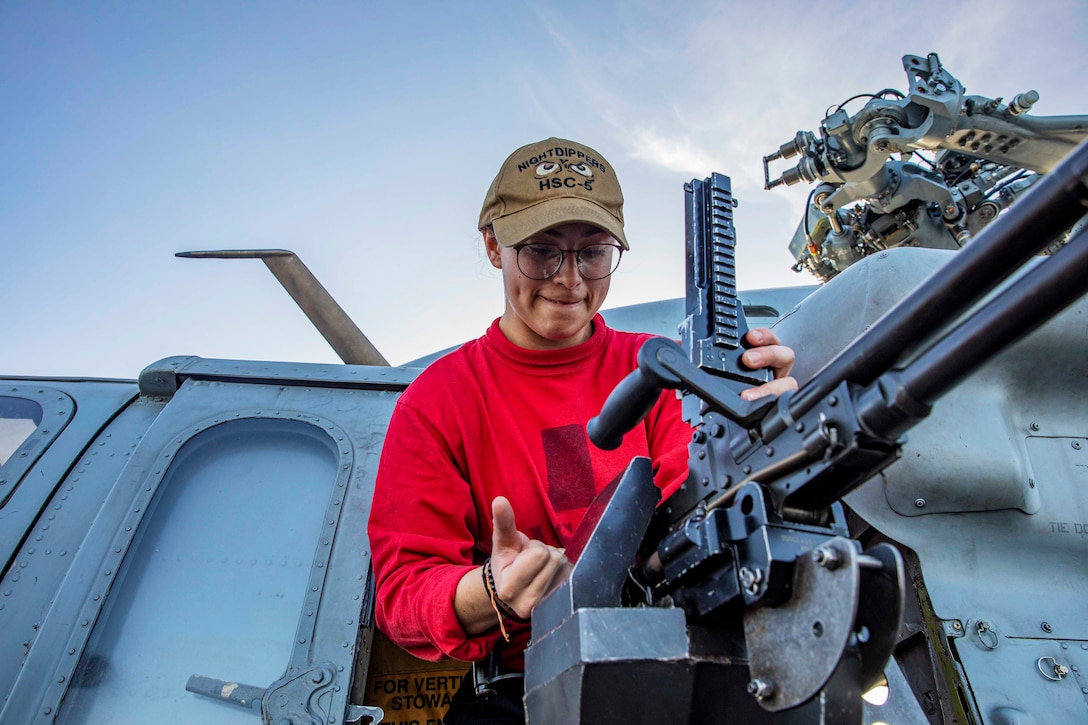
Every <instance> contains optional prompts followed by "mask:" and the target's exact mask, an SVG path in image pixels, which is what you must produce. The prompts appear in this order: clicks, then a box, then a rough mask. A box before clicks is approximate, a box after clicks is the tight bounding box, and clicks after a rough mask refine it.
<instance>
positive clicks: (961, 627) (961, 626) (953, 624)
mask: <svg viewBox="0 0 1088 725" xmlns="http://www.w3.org/2000/svg"><path fill="white" fill-rule="evenodd" d="M952 629H954V630H956V631H957V632H958V631H960V630H961V629H963V625H962V624H960V623H959V622H953V623H952Z"/></svg>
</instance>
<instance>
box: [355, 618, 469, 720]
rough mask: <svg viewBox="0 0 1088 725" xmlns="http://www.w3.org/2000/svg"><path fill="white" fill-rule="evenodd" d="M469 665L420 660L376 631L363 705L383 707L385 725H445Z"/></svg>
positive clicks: (453, 661) (452, 661)
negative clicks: (452, 702) (444, 722)
mask: <svg viewBox="0 0 1088 725" xmlns="http://www.w3.org/2000/svg"><path fill="white" fill-rule="evenodd" d="M467 672H468V664H467V663H465V662H458V661H456V660H443V661H441V662H427V661H425V660H421V659H417V658H415V657H413V656H411V655H410V654H408V653H407V652H405V651H404V650H402V649H401V648H400V647H397V646H396V645H395V644H393V643H392V642H390V641H389V640H388V639H387V638H386V637H385V635H383V634H382V633H381V632H377V631H375V633H374V645H373V649H372V651H371V655H370V669H369V670H368V672H367V678H366V696H365V698H364V700H363V703H364V704H366V705H373V706H377V707H380V708H382V709H383V710H384V711H385V719H384V720H382V725H387V724H388V725H442V716H443V715H445V714H446V710H447V709H448V708H449V706H450V700H451V699H452V698H453V693H455V692H457V688H459V687H460V686H461V681H462V680H463V679H464V677H465V674H466V673H467Z"/></svg>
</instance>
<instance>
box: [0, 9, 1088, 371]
mask: <svg viewBox="0 0 1088 725" xmlns="http://www.w3.org/2000/svg"><path fill="white" fill-rule="evenodd" d="M748 5H749V4H745V5H743V6H742V5H739V4H737V6H736V7H734V4H733V3H724V2H716V3H710V2H687V3H665V2H631V1H629V2H622V1H618V0H617V1H614V2H596V3H588V2H587V3H576V2H540V3H512V2H416V3H376V2H343V3H336V2H320V3H296V2H260V3H257V2H187V3H181V2H110V3H107V2H96V3H51V2H24V1H22V0H0V272H2V278H3V284H2V285H0V336H2V337H0V340H2V341H3V342H2V343H0V350H3V353H2V354H0V374H14V375H64V376H105V377H135V376H136V375H137V374H138V373H139V371H140V370H141V369H142V368H143V367H145V366H146V365H148V364H149V363H151V362H153V361H155V360H158V359H160V358H163V357H167V356H170V355H182V354H185V355H199V356H202V357H223V358H243V359H274V360H298V361H311V362H334V361H336V357H335V355H334V354H333V352H332V351H331V350H330V349H329V348H328V346H327V344H326V343H325V342H324V340H323V339H322V338H321V337H320V336H319V335H318V333H317V332H315V331H314V330H313V329H312V328H311V327H310V325H309V323H308V322H307V321H306V320H305V318H304V317H303V316H302V313H301V312H299V311H298V310H297V308H295V306H294V304H293V303H292V302H291V300H290V298H289V297H288V296H287V294H286V293H285V292H284V291H283V290H282V289H281V288H280V287H279V285H278V284H277V283H276V282H275V280H274V279H273V278H272V276H271V275H270V274H269V273H268V272H267V271H266V270H265V268H264V266H263V265H262V264H261V263H260V262H257V261H253V260H248V261H218V260H207V261H195V260H183V259H176V258H175V257H174V256H173V254H174V252H177V251H182V250H190V249H223V248H265V247H283V248H288V249H292V250H294V251H296V252H297V253H298V254H299V255H300V256H301V257H302V259H303V260H304V261H305V262H306V264H307V265H308V266H309V267H310V269H311V270H312V271H313V272H314V273H315V274H316V275H317V276H318V278H319V279H321V281H322V282H323V283H324V284H325V286H326V287H327V288H328V289H329V291H330V292H331V293H332V294H333V295H334V296H335V297H336V298H337V300H338V301H339V302H340V304H341V305H342V306H343V307H344V308H345V309H346V310H347V311H348V313H349V314H350V315H351V316H352V317H353V318H354V320H355V322H356V323H357V324H358V325H359V327H360V328H361V329H362V330H363V331H364V332H365V333H366V334H367V335H368V336H369V337H370V339H371V340H372V341H373V342H374V343H375V345H376V346H377V347H378V348H379V349H380V350H381V351H382V352H383V353H384V354H385V356H386V357H387V358H389V359H390V360H391V361H392V362H393V363H394V364H396V363H401V362H405V361H407V360H410V359H412V358H415V357H418V356H421V355H424V354H426V353H429V352H431V351H433V350H436V349H440V348H444V347H447V346H450V345H453V344H456V343H458V342H461V341H463V340H465V339H468V338H471V337H475V336H476V335H478V334H480V333H481V332H482V331H483V330H484V329H485V328H486V326H487V325H488V324H489V322H490V321H491V320H492V319H493V318H494V317H496V316H497V315H498V314H499V313H500V312H501V309H502V291H501V284H500V281H499V276H498V273H497V272H496V271H494V270H492V269H491V268H490V266H489V265H488V264H487V262H486V260H485V258H484V256H483V254H482V248H481V245H480V243H479V238H478V234H477V232H476V229H475V227H476V219H477V216H478V214H479V205H480V203H481V201H482V199H483V195H484V193H485V192H486V190H487V187H488V185H489V183H490V181H491V179H492V177H493V176H494V174H495V172H496V171H497V169H498V166H499V164H500V163H501V162H502V160H503V159H504V158H505V156H506V155H507V154H508V153H509V152H510V151H512V150H513V149H514V148H516V147H518V146H520V145H522V144H524V143H528V142H530V141H535V140H538V139H541V138H544V137H547V136H551V135H558V136H560V137H566V138H573V139H576V140H579V141H582V142H584V143H586V144H589V145H590V146H593V147H595V148H597V149H598V150H599V151H601V152H602V153H603V154H604V156H605V157H606V158H607V159H608V160H609V161H610V162H611V163H612V166H613V167H615V168H616V169H617V171H618V173H619V177H620V179H621V182H622V184H623V186H624V192H625V195H626V198H627V207H626V209H627V229H628V239H629V240H630V242H631V245H632V252H631V253H630V254H629V255H626V256H625V258H624V261H623V265H622V267H621V268H620V271H619V272H618V273H617V274H616V276H615V278H614V282H613V286H612V293H611V296H610V298H609V301H608V303H607V306H618V305H623V304H631V303H636V302H644V301H649V300H654V299H660V298H665V297H677V296H681V295H682V294H683V228H682V221H683V210H682V185H683V183H684V182H685V181H687V180H689V179H691V178H692V177H694V176H699V177H704V176H706V175H708V174H709V173H710V172H711V171H719V172H721V173H725V174H728V175H730V176H731V177H732V178H733V187H734V193H735V195H736V196H737V197H738V198H739V199H740V200H741V206H740V208H739V209H738V211H737V216H736V223H737V227H738V233H739V244H740V248H739V274H740V281H741V285H742V286H743V287H746V288H754V287H773V286H785V285H790V284H810V283H812V281H813V280H812V279H811V278H809V277H805V276H801V275H796V274H794V273H793V272H791V271H790V269H789V266H790V263H791V261H792V260H791V259H790V257H789V255H788V253H787V251H786V247H787V244H788V241H789V238H790V236H791V234H792V233H793V230H794V228H795V226H796V223H797V220H798V219H799V218H800V211H801V206H802V204H803V200H804V196H805V194H806V193H807V189H799V188H795V189H790V190H786V191H777V190H776V191H773V192H764V191H763V190H762V166H761V161H760V159H761V157H762V156H763V155H764V154H766V153H768V152H770V151H771V150H773V149H775V148H777V147H778V145H779V144H781V143H783V142H785V141H787V140H789V139H790V138H792V136H793V135H794V133H795V132H796V131H798V130H800V129H815V128H816V127H817V125H818V123H819V120H820V118H821V117H822V116H823V112H824V110H825V109H826V108H827V107H828V106H830V105H833V104H837V103H839V102H840V101H842V100H844V99H846V98H848V97H849V96H852V95H854V94H856V93H862V92H872V91H877V90H880V89H882V88H885V87H898V88H902V87H903V86H904V81H905V76H904V73H903V71H902V67H901V57H902V56H903V55H904V54H907V53H911V54H918V55H925V54H926V53H928V52H931V51H936V52H938V53H939V54H940V57H941V60H942V62H943V64H944V66H945V67H946V68H947V69H948V70H949V71H950V72H951V73H952V74H953V75H955V76H956V77H957V78H959V79H960V80H961V81H962V82H963V83H964V85H965V86H966V87H967V90H968V93H972V94H979V95H985V96H990V97H994V96H1004V97H1005V98H1006V99H1008V98H1011V97H1012V96H1013V95H1015V94H1016V93H1019V92H1021V91H1025V90H1028V89H1030V88H1034V89H1036V90H1038V91H1039V93H1040V95H1041V100H1040V101H1039V103H1038V104H1037V105H1036V107H1035V109H1034V111H1033V113H1036V114H1039V115H1057V114H1067V113H1088V94H1086V92H1085V91H1086V88H1088V44H1086V43H1085V41H1084V38H1085V37H1088V4H1086V3H1084V2H1081V1H1079V0H1045V1H1042V2H1035V3H1032V4H1031V5H1030V8H1031V12H1027V11H1026V10H1025V8H1026V7H1028V6H1026V5H1025V4H1023V3H1020V2H1012V1H1011V0H996V1H994V2H978V1H974V0H968V1H966V2H959V3H948V2H933V1H932V0H921V1H920V2H915V3H911V4H910V5H909V6H904V5H902V4H899V3H896V4H887V5H886V7H887V9H886V10H884V11H882V10H881V7H882V3H878V2H845V1H837V2H836V1H832V2H824V3H819V4H817V3H809V2H800V1H799V0H798V1H794V2H778V3H766V4H764V5H763V6H762V7H758V8H757V7H748ZM752 5H754V4H752Z"/></svg>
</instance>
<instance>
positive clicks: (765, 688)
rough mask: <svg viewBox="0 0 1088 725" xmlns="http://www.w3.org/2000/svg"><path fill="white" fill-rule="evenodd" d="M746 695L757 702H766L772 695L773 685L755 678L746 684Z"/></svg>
mask: <svg viewBox="0 0 1088 725" xmlns="http://www.w3.org/2000/svg"><path fill="white" fill-rule="evenodd" d="M748 694H749V695H751V696H752V697H754V698H756V699H757V700H760V701H762V700H766V699H767V698H769V697H770V696H771V695H773V694H774V683H773V682H771V681H770V680H761V679H759V678H758V677H757V678H756V679H754V680H752V681H751V682H749V683H748Z"/></svg>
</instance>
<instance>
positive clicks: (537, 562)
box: [491, 496, 571, 619]
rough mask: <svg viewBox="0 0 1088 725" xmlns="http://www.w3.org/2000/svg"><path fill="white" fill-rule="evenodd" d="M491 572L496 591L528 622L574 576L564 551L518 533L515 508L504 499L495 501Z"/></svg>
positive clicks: (492, 505)
mask: <svg viewBox="0 0 1088 725" xmlns="http://www.w3.org/2000/svg"><path fill="white" fill-rule="evenodd" d="M491 519H492V527H493V533H492V536H491V572H492V575H493V576H494V578H495V592H496V593H497V594H498V595H499V598H500V599H501V600H502V601H503V602H504V603H505V604H506V606H507V607H509V608H510V609H511V610H513V611H514V612H515V613H516V614H517V615H518V616H519V617H521V618H523V619H528V618H529V615H530V614H531V613H532V611H533V607H535V606H536V605H537V604H538V603H539V602H540V600H541V599H543V598H544V596H545V595H547V594H548V593H549V592H551V591H552V589H554V588H555V587H557V586H559V585H560V584H561V583H562V582H563V580H564V579H566V578H567V576H568V575H569V574H570V570H571V563H570V562H569V561H567V557H566V555H565V554H564V552H563V549H559V548H557V547H554V546H549V545H548V544H545V543H544V542H542V541H537V540H536V539H530V538H529V537H528V536H526V535H525V534H523V533H522V532H520V531H518V528H517V523H516V522H515V520H514V509H513V507H512V506H511V505H510V502H509V501H507V500H506V499H505V498H504V497H502V496H498V497H496V498H495V500H494V501H492V502H491Z"/></svg>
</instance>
